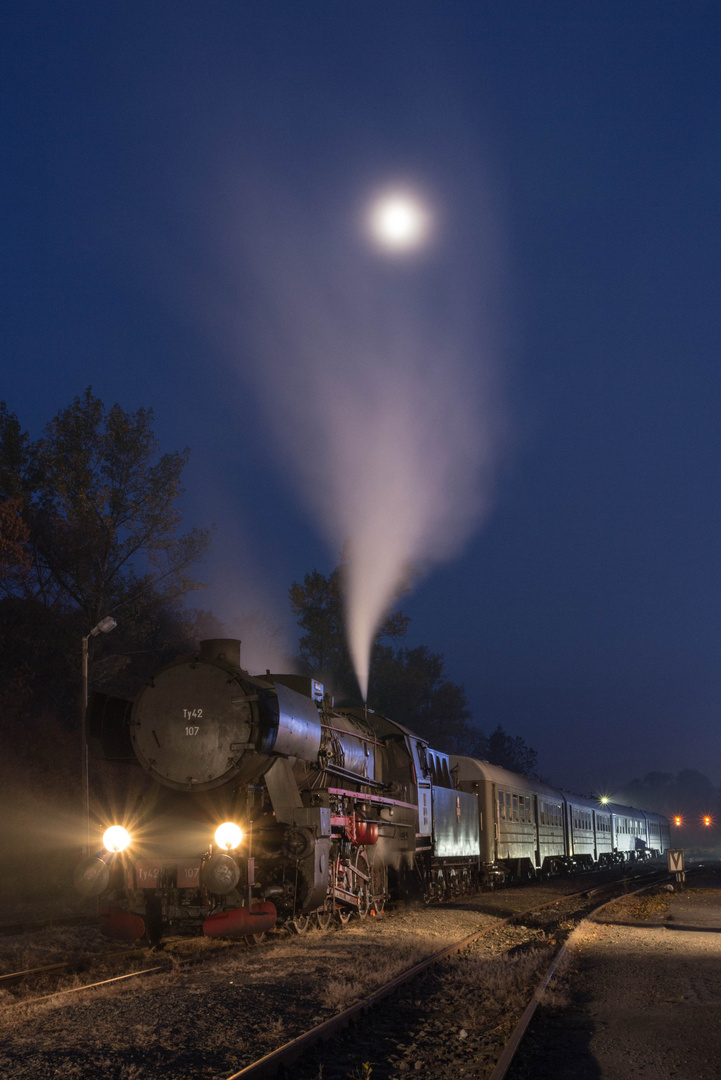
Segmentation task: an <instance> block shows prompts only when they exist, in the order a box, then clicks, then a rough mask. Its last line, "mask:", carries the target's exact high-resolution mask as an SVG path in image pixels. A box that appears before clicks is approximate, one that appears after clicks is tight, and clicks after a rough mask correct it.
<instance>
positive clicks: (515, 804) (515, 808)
mask: <svg viewBox="0 0 721 1080" xmlns="http://www.w3.org/2000/svg"><path fill="white" fill-rule="evenodd" d="M513 820H514V821H518V796H517V795H514V796H513Z"/></svg>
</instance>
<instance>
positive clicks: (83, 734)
mask: <svg viewBox="0 0 721 1080" xmlns="http://www.w3.org/2000/svg"><path fill="white" fill-rule="evenodd" d="M117 625H118V624H117V623H116V621H115V619H112V618H111V617H110V615H106V616H105V618H104V619H101V620H100V622H99V623H98V624H97V626H94V627H93V628H92V630H91V631H90V633H89V634H88V635H87V636H86V637H84V638H83V664H82V680H83V685H82V693H81V708H82V716H81V718H80V740H81V746H80V753H81V759H82V774H83V805H84V811H85V847H84V849H83V854H84V855H88V854H89V853H90V762H89V759H88V721H87V713H88V642H89V641H90V638H91V637H96V636H97V635H98V634H109V633H110V631H111V630H114V629H115V627H116V626H117Z"/></svg>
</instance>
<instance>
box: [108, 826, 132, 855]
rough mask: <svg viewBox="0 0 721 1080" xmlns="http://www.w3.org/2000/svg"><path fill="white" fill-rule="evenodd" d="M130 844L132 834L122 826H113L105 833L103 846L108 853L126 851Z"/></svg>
mask: <svg viewBox="0 0 721 1080" xmlns="http://www.w3.org/2000/svg"><path fill="white" fill-rule="evenodd" d="M129 843H130V833H129V832H128V831H127V829H124V828H123V826H122V825H111V826H110V828H109V829H106V830H105V832H104V833H103V844H104V845H105V847H106V848H107V849H108V851H115V852H117V851H125V849H126V847H127V846H128V844H129Z"/></svg>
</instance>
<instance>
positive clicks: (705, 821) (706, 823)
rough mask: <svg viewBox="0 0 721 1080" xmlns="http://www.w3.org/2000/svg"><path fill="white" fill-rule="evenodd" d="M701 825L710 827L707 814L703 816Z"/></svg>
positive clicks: (709, 819)
mask: <svg viewBox="0 0 721 1080" xmlns="http://www.w3.org/2000/svg"><path fill="white" fill-rule="evenodd" d="M703 823H704V825H710V824H711V818H710V817H709V815H708V814H704V819H703Z"/></svg>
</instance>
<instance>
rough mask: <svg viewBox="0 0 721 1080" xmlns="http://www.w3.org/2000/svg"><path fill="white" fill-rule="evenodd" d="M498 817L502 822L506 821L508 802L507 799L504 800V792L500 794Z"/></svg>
mask: <svg viewBox="0 0 721 1080" xmlns="http://www.w3.org/2000/svg"><path fill="white" fill-rule="evenodd" d="M498 816H499V818H500V819H501V821H505V820H506V802H505V799H504V798H503V792H502V791H499V792H498Z"/></svg>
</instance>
